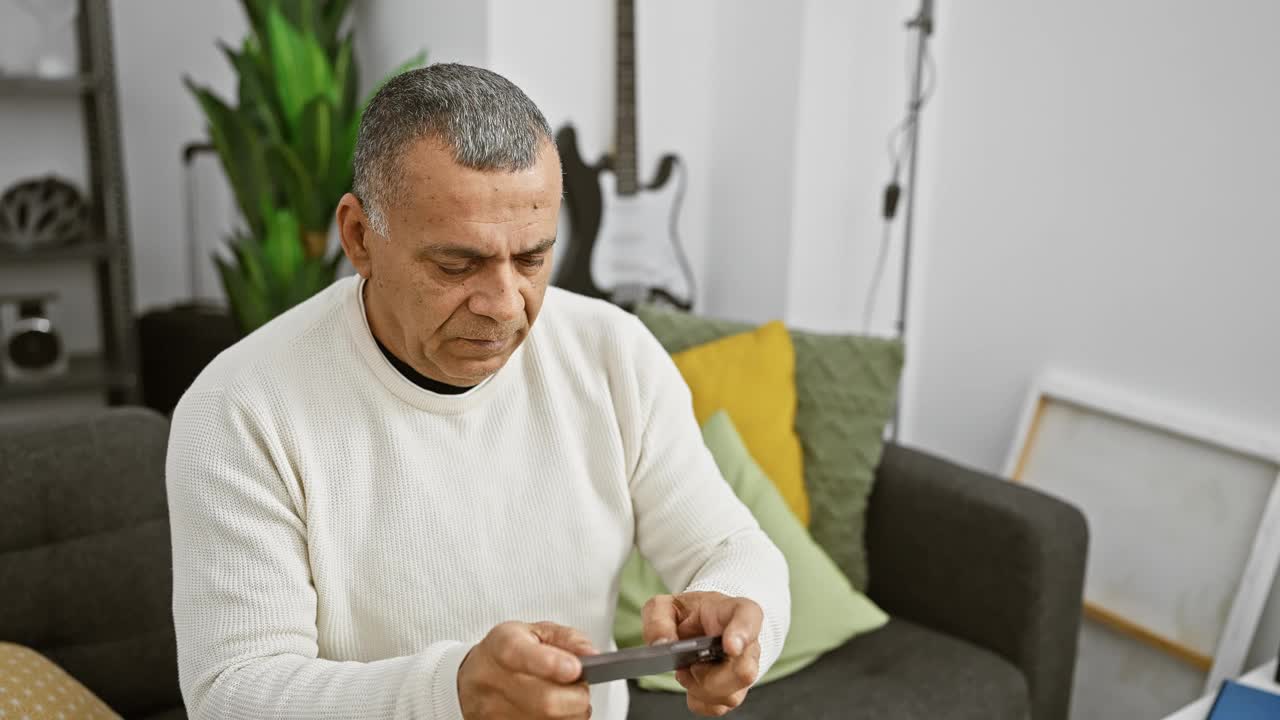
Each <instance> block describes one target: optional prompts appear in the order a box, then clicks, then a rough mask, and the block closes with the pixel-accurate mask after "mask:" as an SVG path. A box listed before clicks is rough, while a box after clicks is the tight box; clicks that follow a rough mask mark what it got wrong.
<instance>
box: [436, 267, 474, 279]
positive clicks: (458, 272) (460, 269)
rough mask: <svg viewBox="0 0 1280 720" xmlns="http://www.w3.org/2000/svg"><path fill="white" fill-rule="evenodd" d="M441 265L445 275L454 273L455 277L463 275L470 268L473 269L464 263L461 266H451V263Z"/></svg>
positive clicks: (441, 270)
mask: <svg viewBox="0 0 1280 720" xmlns="http://www.w3.org/2000/svg"><path fill="white" fill-rule="evenodd" d="M439 267H440V272H442V273H444V274H445V275H453V276H455V277H456V276H458V275H463V274H465V273H466V272H467V271H468V270H470V269H471V268H470V267H469V266H467V265H463V266H461V267H451V266H449V265H440V266H439Z"/></svg>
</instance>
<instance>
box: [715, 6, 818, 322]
mask: <svg viewBox="0 0 1280 720" xmlns="http://www.w3.org/2000/svg"><path fill="white" fill-rule="evenodd" d="M802 9H803V8H802V7H801V6H796V5H791V4H788V3H777V2H771V1H770V0H750V1H749V2H721V3H719V5H718V7H717V14H716V18H715V22H716V24H715V32H714V34H713V35H712V36H711V42H712V44H713V45H714V47H715V51H714V57H715V60H714V66H713V70H714V76H713V78H712V83H711V86H710V88H709V90H710V93H711V99H712V104H711V108H710V114H709V116H708V119H709V121H710V126H711V157H710V162H711V167H710V172H711V193H710V197H709V201H710V204H711V212H710V215H709V222H708V227H707V233H708V234H707V242H708V244H707V247H708V264H707V269H708V272H704V273H703V275H702V276H701V279H702V281H703V283H704V284H705V286H706V291H705V293H706V295H705V297H706V304H705V306H704V307H703V308H702V310H703V311H704V312H706V313H709V314H712V315H718V316H724V317H730V318H734V319H740V320H753V321H760V322H763V321H767V320H771V319H775V318H777V317H778V316H779V310H780V309H781V308H782V307H784V306H785V303H786V297H787V277H788V276H787V267H788V262H789V259H790V252H789V242H788V237H789V235H790V232H791V223H792V218H793V216H794V211H793V202H794V197H793V187H794V182H795V180H796V175H795V173H796V149H797V143H796V131H797V112H796V102H797V100H798V97H797V95H798V93H797V82H796V80H797V76H798V70H799V67H800V57H801V51H802V47H803V45H802V39H803V37H802V31H803V27H804V23H803V16H804V13H803V12H802ZM798 10H801V11H800V12H798Z"/></svg>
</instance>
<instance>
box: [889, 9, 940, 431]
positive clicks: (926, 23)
mask: <svg viewBox="0 0 1280 720" xmlns="http://www.w3.org/2000/svg"><path fill="white" fill-rule="evenodd" d="M907 27H909V28H914V29H915V31H916V57H915V67H914V68H912V72H911V97H910V98H909V99H908V101H907V119H908V121H907V138H908V141H907V142H908V147H910V149H911V161H910V163H909V164H908V165H907V207H906V219H905V221H904V225H903V228H902V285H901V288H900V296H899V299H898V338H899V339H900V340H902V341H903V342H906V339H907V300H908V298H909V297H910V295H909V292H908V291H909V290H910V282H911V237H912V229H913V222H912V221H913V220H914V218H915V209H916V159H917V158H918V157H919V155H920V107H921V105H922V104H923V103H924V97H923V96H922V95H921V90H922V87H923V84H924V83H923V80H924V58H925V44H926V43H928V41H929V36H930V35H931V34H933V0H921V2H920V12H919V14H917V15H916V16H915V17H914V18H912V19H911V20H909V21H907ZM902 396H903V393H902V383H901V381H900V382H899V383H898V398H897V402H896V403H895V405H894V408H893V432H892V435H891V437H892V439H893V440H894V442H897V440H898V434H899V433H900V432H901V428H902Z"/></svg>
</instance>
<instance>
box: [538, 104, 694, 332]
mask: <svg viewBox="0 0 1280 720" xmlns="http://www.w3.org/2000/svg"><path fill="white" fill-rule="evenodd" d="M556 145H557V146H558V148H559V150H560V162H561V166H562V169H563V171H564V188H565V203H566V206H567V210H568V214H569V227H570V236H569V247H568V249H567V251H566V253H565V256H564V259H563V260H562V261H561V264H560V267H559V269H558V270H557V273H556V278H555V282H554V284H555V285H556V286H557V287H562V288H565V289H566V290H571V291H573V292H576V293H580V294H582V295H587V296H590V297H595V298H602V299H605V300H609V301H611V302H615V303H617V304H619V305H622V306H623V307H626V308H628V309H630V308H632V307H633V306H634V305H636V304H637V303H641V302H647V303H657V304H663V305H670V306H674V307H677V308H680V309H682V310H689V309H690V308H691V307H692V305H693V302H692V288H691V287H689V285H690V283H689V281H687V280H686V278H687V277H689V269H688V261H687V259H686V258H685V257H684V253H683V250H682V249H681V247H680V241H679V236H678V235H677V225H676V223H677V219H678V215H679V212H680V204H681V202H682V200H683V197H684V188H685V174H684V167H683V166H682V165H681V164H680V161H679V159H677V158H676V156H674V155H665V156H663V158H662V160H661V161H660V162H659V163H658V172H657V174H656V175H655V177H654V179H653V182H651V183H650V184H648V185H646V186H645V187H643V188H642V189H640V190H639V191H637V192H635V193H633V194H630V195H627V194H623V193H621V192H619V191H618V177H617V175H615V174H614V172H613V170H612V167H611V163H610V162H609V160H608V158H606V159H603V160H602V161H601V162H600V163H598V164H596V165H588V164H587V163H586V162H585V161H584V160H583V159H582V154H581V153H580V152H579V151H578V147H577V136H576V133H575V132H574V130H573V128H572V127H571V126H565V127H563V128H561V130H560V132H559V133H557V134H556Z"/></svg>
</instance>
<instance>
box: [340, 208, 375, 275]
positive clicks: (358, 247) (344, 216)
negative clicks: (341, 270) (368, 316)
mask: <svg viewBox="0 0 1280 720" xmlns="http://www.w3.org/2000/svg"><path fill="white" fill-rule="evenodd" d="M337 218H338V236H339V237H341V238H342V251H343V252H345V253H346V254H347V259H348V260H350V261H351V267H353V268H355V269H356V272H358V273H360V275H361V276H362V277H364V278H366V279H367V278H368V277H369V273H370V272H372V270H373V262H372V261H371V260H370V258H369V244H370V243H372V242H373V241H374V238H375V237H376V236H377V234H376V233H374V231H373V227H372V226H371V225H370V223H369V216H368V215H366V214H365V211H364V206H363V205H362V204H361V203H360V200H359V198H357V197H356V196H355V195H352V194H351V193H347V194H345V195H343V196H342V199H341V200H339V201H338V210H337Z"/></svg>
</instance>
